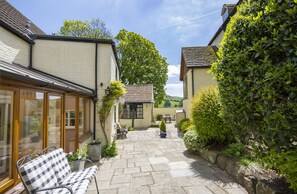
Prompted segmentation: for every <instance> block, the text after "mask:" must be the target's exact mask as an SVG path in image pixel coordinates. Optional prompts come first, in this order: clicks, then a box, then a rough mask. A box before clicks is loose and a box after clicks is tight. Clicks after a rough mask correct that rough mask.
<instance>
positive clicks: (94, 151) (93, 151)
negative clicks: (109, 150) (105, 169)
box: [88, 144, 101, 162]
mask: <svg viewBox="0 0 297 194" xmlns="http://www.w3.org/2000/svg"><path fill="white" fill-rule="evenodd" d="M88 156H89V158H90V159H91V160H92V161H93V162H97V161H99V160H100V159H101V144H89V145H88Z"/></svg>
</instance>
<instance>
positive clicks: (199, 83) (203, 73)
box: [183, 68, 217, 118]
mask: <svg viewBox="0 0 297 194" xmlns="http://www.w3.org/2000/svg"><path fill="white" fill-rule="evenodd" d="M192 70H193V71H194V73H193V74H194V94H195V93H197V92H199V91H200V90H201V88H203V87H206V86H209V85H217V82H216V81H215V80H213V77H214V76H213V74H209V73H208V72H207V71H208V70H209V68H194V69H189V71H188V72H187V74H186V76H188V79H187V86H188V99H184V100H183V108H184V110H185V112H186V117H187V118H191V103H192V99H193V93H192Z"/></svg>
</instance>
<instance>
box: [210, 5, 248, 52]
mask: <svg viewBox="0 0 297 194" xmlns="http://www.w3.org/2000/svg"><path fill="white" fill-rule="evenodd" d="M242 1H243V0H238V2H237V3H236V4H235V5H232V4H231V5H232V7H233V6H234V7H233V8H232V11H231V12H230V13H229V14H228V17H227V19H226V20H225V21H224V22H223V24H222V25H221V26H220V27H219V29H218V30H217V32H216V33H215V34H214V36H213V37H212V38H211V40H210V41H209V43H208V46H210V45H211V44H212V43H213V41H214V40H215V39H216V38H217V36H218V35H219V34H220V33H221V31H225V30H226V27H227V24H228V23H229V21H230V19H231V17H232V16H233V15H234V14H235V13H236V11H237V6H238V5H239V4H241V3H242ZM225 5H227V6H229V8H231V7H230V4H224V6H225ZM224 6H223V9H224ZM223 9H222V12H223Z"/></svg>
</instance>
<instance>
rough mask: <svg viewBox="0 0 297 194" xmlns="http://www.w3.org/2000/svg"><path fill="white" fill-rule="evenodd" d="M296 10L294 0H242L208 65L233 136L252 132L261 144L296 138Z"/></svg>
mask: <svg viewBox="0 0 297 194" xmlns="http://www.w3.org/2000/svg"><path fill="white" fill-rule="evenodd" d="M296 15H297V2H296V0H294V1H293V0H253V1H251V0H249V1H246V2H245V3H242V5H241V6H239V8H238V9H237V13H236V14H235V15H234V16H233V17H232V19H231V20H230V22H229V24H228V26H227V29H226V32H225V35H224V39H223V41H222V43H221V47H220V49H219V53H218V55H219V59H218V61H217V62H215V63H214V64H213V68H212V70H213V72H214V74H215V76H216V79H217V81H218V84H219V88H220V95H221V100H222V104H223V107H224V112H223V116H224V118H226V120H228V122H229V123H230V125H231V124H232V128H233V129H235V130H236V131H237V132H238V136H239V137H243V138H245V137H246V135H247V134H252V135H251V136H252V137H253V138H256V140H257V141H258V142H260V144H259V145H260V146H263V145H265V146H263V148H265V147H266V148H272V147H278V148H279V149H280V148H283V147H287V148H289V147H292V146H293V144H294V143H293V142H296V141H297V122H296V121H297V52H296V50H297V38H296V36H297V25H296ZM243 140H244V139H243Z"/></svg>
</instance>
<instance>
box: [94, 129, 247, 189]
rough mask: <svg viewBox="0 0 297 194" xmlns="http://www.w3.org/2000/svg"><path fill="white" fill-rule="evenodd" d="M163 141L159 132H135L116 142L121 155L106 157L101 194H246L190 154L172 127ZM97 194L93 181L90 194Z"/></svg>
mask: <svg viewBox="0 0 297 194" xmlns="http://www.w3.org/2000/svg"><path fill="white" fill-rule="evenodd" d="M167 131H169V133H170V135H169V137H168V138H166V139H160V137H159V136H158V133H159V129H157V128H149V129H148V130H141V131H132V132H129V133H128V138H127V139H124V140H117V145H118V148H119V155H118V156H116V157H115V158H108V159H107V158H103V159H102V160H101V161H100V163H101V165H100V170H99V172H98V173H97V180H98V185H99V190H100V194H103V193H108V194H113V193H115V194H140V193H141V194H150V193H151V194H159V193H164V194H165V193H166V194H173V193H177V194H190V193H191V194H192V193H193V194H196V193H197V194H198V193H199V194H208V193H209V194H213V193H219V194H221V193H232V194H233V193H234V194H246V193H247V191H246V190H245V189H244V188H243V187H241V186H240V185H239V184H236V183H235V182H234V181H233V180H232V178H231V177H230V176H228V175H227V174H226V173H224V172H223V171H221V170H220V169H218V168H216V167H215V166H213V165H211V164H210V163H208V162H206V161H205V160H203V159H201V158H199V157H198V156H194V155H191V154H189V153H188V152H187V151H186V148H185V146H184V144H183V139H182V138H181V137H179V134H178V133H177V129H176V128H174V126H173V124H167ZM92 193H96V188H95V185H94V181H93V183H92V185H91V186H90V187H89V190H88V194H92Z"/></svg>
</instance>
